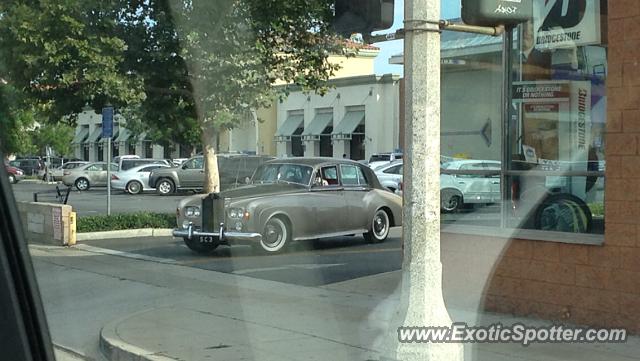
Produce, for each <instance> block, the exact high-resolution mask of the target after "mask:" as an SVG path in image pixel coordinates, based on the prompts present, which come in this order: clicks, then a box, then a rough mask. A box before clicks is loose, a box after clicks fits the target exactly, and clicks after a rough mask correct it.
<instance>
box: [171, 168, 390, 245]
mask: <svg viewBox="0 0 640 361" xmlns="http://www.w3.org/2000/svg"><path fill="white" fill-rule="evenodd" d="M247 182H248V183H250V184H249V185H247V186H243V187H239V188H235V189H230V190H227V191H223V192H221V193H219V194H218V193H212V194H208V195H207V194H200V195H195V196H192V197H189V198H186V199H183V200H182V201H181V202H180V203H179V206H178V209H177V222H178V223H177V224H178V226H179V228H178V229H175V230H174V231H173V235H174V236H175V237H181V238H183V239H184V241H185V243H186V245H187V246H188V247H189V248H190V249H192V250H194V251H196V252H199V253H207V252H211V251H213V250H214V249H215V248H216V247H217V246H218V245H220V244H225V245H231V244H250V245H252V246H254V247H256V248H257V249H259V250H262V251H264V252H266V253H276V252H280V251H283V250H284V249H285V246H287V245H288V244H289V243H291V242H292V241H303V240H312V239H317V238H322V237H333V236H344V235H354V234H363V235H364V238H365V239H366V240H367V241H369V242H382V241H384V240H385V239H386V238H387V236H388V234H389V229H390V227H394V226H400V225H402V198H401V197H399V196H398V195H396V194H393V193H391V192H389V191H387V190H386V189H385V188H384V187H382V185H380V182H379V181H378V178H377V177H376V175H375V173H374V172H373V170H372V169H371V168H369V167H367V166H366V165H363V164H361V163H358V162H355V161H351V160H346V159H334V158H288V159H275V160H271V161H268V162H266V163H264V164H263V165H261V166H260V167H259V168H258V169H256V171H255V173H254V174H253V178H252V179H248V178H247Z"/></svg>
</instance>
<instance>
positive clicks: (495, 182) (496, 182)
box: [491, 181, 500, 184]
mask: <svg viewBox="0 0 640 361" xmlns="http://www.w3.org/2000/svg"><path fill="white" fill-rule="evenodd" d="M491 183H493V184H500V181H493V182H491Z"/></svg>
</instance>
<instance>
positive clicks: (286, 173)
mask: <svg viewBox="0 0 640 361" xmlns="http://www.w3.org/2000/svg"><path fill="white" fill-rule="evenodd" d="M312 173H313V168H312V167H310V166H307V165H299V164H289V163H284V164H280V163H270V164H263V165H262V166H260V167H258V169H257V170H256V172H255V174H254V175H253V179H252V183H257V184H263V183H278V182H286V183H296V184H301V185H305V186H306V185H309V182H310V180H311V175H312Z"/></svg>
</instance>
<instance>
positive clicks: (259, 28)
mask: <svg viewBox="0 0 640 361" xmlns="http://www.w3.org/2000/svg"><path fill="white" fill-rule="evenodd" d="M146 4H147V5H148V6H146V5H141V8H142V10H137V11H133V9H130V11H129V13H130V14H137V19H131V21H128V22H127V23H126V24H127V26H126V31H125V35H124V37H125V38H128V37H135V40H134V39H132V41H131V42H130V41H127V43H128V44H132V43H133V42H141V44H140V46H129V47H128V51H127V62H128V63H129V64H130V65H131V67H132V68H133V69H135V71H136V73H138V74H140V75H141V76H142V77H143V78H144V82H145V91H146V94H147V97H146V99H145V100H144V101H143V106H142V107H141V110H143V112H144V115H145V121H147V122H151V123H152V124H153V125H154V126H155V128H156V129H160V130H162V131H164V132H165V134H166V135H169V134H170V135H172V136H173V138H174V139H176V138H179V137H181V132H182V131H183V130H184V127H181V124H182V123H183V122H184V121H183V119H189V120H191V119H193V120H195V121H196V123H197V124H198V128H199V131H200V134H199V135H200V140H201V143H202V145H203V149H204V156H205V173H206V182H205V187H204V188H205V191H206V192H214V191H218V190H219V181H218V179H219V177H218V168H217V161H216V149H217V139H218V135H219V133H220V132H221V131H223V130H225V129H231V128H233V127H235V126H237V125H238V123H239V122H240V121H241V120H242V119H243V117H245V116H246V113H247V112H248V111H250V110H252V109H257V108H259V107H263V106H267V105H268V104H269V102H270V101H271V100H272V99H273V97H274V96H276V95H277V94H275V93H274V88H273V86H272V85H273V84H274V83H276V82H278V81H280V82H287V83H289V82H293V83H296V84H299V85H302V86H303V87H304V88H305V89H313V90H317V91H320V92H322V91H323V90H324V87H325V82H326V80H328V78H329V77H330V76H331V74H332V73H333V72H334V71H335V70H336V69H337V66H335V65H332V64H330V63H329V62H328V56H329V54H331V53H340V52H342V47H341V42H340V41H338V39H337V38H336V37H335V36H333V34H332V31H331V30H330V26H329V22H328V20H329V19H330V16H331V11H330V5H331V1H329V0H289V1H282V0H214V1H208V0H194V1H167V0H151V1H149V2H148V3H146ZM143 19H146V21H144V20H143ZM143 34H144V35H143ZM140 39H142V40H140ZM140 59H142V60H140ZM181 128H182V129H181ZM183 140H186V141H188V140H189V139H184V138H183Z"/></svg>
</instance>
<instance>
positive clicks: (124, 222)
mask: <svg viewBox="0 0 640 361" xmlns="http://www.w3.org/2000/svg"><path fill="white" fill-rule="evenodd" d="M175 227H176V216H175V214H170V213H169V214H166V213H150V212H138V213H126V214H112V215H110V216H89V217H80V218H78V224H77V225H76V228H77V232H78V233H86V232H101V231H117V230H123V229H138V228H175Z"/></svg>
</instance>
